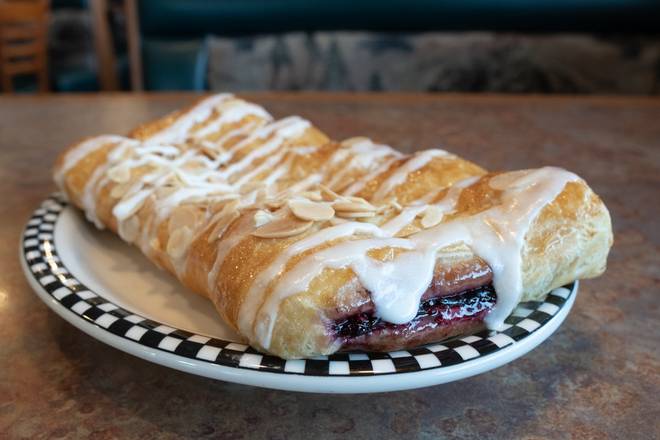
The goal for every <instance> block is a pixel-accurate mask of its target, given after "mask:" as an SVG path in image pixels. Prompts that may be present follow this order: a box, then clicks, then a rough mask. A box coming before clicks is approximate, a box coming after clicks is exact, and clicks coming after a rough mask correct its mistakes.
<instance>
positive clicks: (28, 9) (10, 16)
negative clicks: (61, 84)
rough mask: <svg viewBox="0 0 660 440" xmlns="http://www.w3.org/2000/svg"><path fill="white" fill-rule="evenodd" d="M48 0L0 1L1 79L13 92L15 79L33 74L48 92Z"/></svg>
mask: <svg viewBox="0 0 660 440" xmlns="http://www.w3.org/2000/svg"><path fill="white" fill-rule="evenodd" d="M48 19H49V1H48V0H29V1H28V0H24V1H18V0H14V1H0V82H1V83H2V88H3V90H4V91H5V92H13V91H14V78H15V77H17V76H22V75H35V76H36V78H37V89H38V91H39V92H47V91H48V88H49V87H48V82H49V81H48V56H47V52H48Z"/></svg>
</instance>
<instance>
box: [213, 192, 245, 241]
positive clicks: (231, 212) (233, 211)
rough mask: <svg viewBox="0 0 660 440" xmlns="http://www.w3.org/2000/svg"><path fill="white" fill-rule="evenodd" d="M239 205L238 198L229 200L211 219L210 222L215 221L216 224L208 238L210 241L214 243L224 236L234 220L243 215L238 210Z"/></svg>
mask: <svg viewBox="0 0 660 440" xmlns="http://www.w3.org/2000/svg"><path fill="white" fill-rule="evenodd" d="M238 205H239V201H238V200H234V201H232V202H229V203H228V204H226V205H225V207H224V208H222V209H221V210H220V212H218V213H217V214H216V215H215V216H214V217H213V218H212V219H211V221H210V224H214V223H215V226H214V227H213V230H212V231H211V233H210V234H209V236H208V238H207V241H208V242H209V243H213V242H214V241H215V240H217V239H219V238H220V237H222V235H223V234H224V233H225V231H226V230H227V228H228V227H229V226H230V225H231V224H232V223H233V222H234V220H236V219H237V218H238V217H240V216H241V213H240V212H239V210H238Z"/></svg>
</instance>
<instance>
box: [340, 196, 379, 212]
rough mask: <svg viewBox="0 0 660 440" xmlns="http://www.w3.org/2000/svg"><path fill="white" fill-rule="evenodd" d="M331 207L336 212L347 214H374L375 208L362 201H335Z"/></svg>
mask: <svg viewBox="0 0 660 440" xmlns="http://www.w3.org/2000/svg"><path fill="white" fill-rule="evenodd" d="M332 207H333V208H334V209H335V210H336V211H347V212H375V211H376V209H377V208H376V207H375V206H374V205H372V204H371V203H369V202H367V201H366V200H364V199H362V201H355V200H348V199H344V200H337V201H335V202H334V203H333V204H332Z"/></svg>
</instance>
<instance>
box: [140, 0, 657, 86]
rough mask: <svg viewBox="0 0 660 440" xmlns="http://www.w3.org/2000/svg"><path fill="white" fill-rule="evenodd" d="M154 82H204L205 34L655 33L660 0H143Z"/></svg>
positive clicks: (147, 65)
mask: <svg viewBox="0 0 660 440" xmlns="http://www.w3.org/2000/svg"><path fill="white" fill-rule="evenodd" d="M137 3H138V16H139V20H140V23H139V25H140V26H139V27H140V35H141V42H142V48H141V49H142V58H143V71H144V72H143V73H144V84H145V87H146V88H147V89H148V90H164V89H178V90H202V89H204V87H205V76H206V64H207V57H208V54H207V50H206V45H205V44H204V41H205V37H206V36H207V35H220V36H244V35H258V34H273V33H284V32H292V31H302V32H311V31H334V30H337V31H339V30H362V31H379V32H427V31H439V32H442V31H454V32H456V31H479V30H482V31H500V32H524V33H549V32H578V33H605V34H657V33H658V32H659V31H660V25H659V21H658V17H660V1H658V0H501V1H493V0H460V1H452V0H334V1H325V0H319V1H311V0H139V1H138V2H137Z"/></svg>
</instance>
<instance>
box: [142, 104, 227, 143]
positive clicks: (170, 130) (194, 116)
mask: <svg viewBox="0 0 660 440" xmlns="http://www.w3.org/2000/svg"><path fill="white" fill-rule="evenodd" d="M233 97H234V96H233V95H231V94H228V93H221V94H218V95H213V96H210V97H208V98H206V99H204V100H202V101H201V102H199V103H198V104H197V105H195V106H194V107H193V108H192V109H190V110H189V111H187V112H186V113H184V114H183V115H181V116H179V117H178V118H176V120H175V121H174V122H173V123H172V124H170V125H168V126H167V127H165V128H163V129H162V130H160V131H157V132H156V133H154V134H152V135H151V136H149V137H148V138H147V140H146V142H148V143H151V144H168V143H170V144H173V143H178V142H183V141H184V140H185V139H186V137H187V136H188V134H189V131H190V129H191V128H192V127H193V126H194V125H195V124H199V123H200V122H203V121H205V120H206V119H208V118H209V117H210V116H211V114H212V113H213V110H214V109H215V108H216V107H218V106H219V105H220V104H222V103H223V102H224V101H227V100H229V99H231V98H233Z"/></svg>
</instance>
